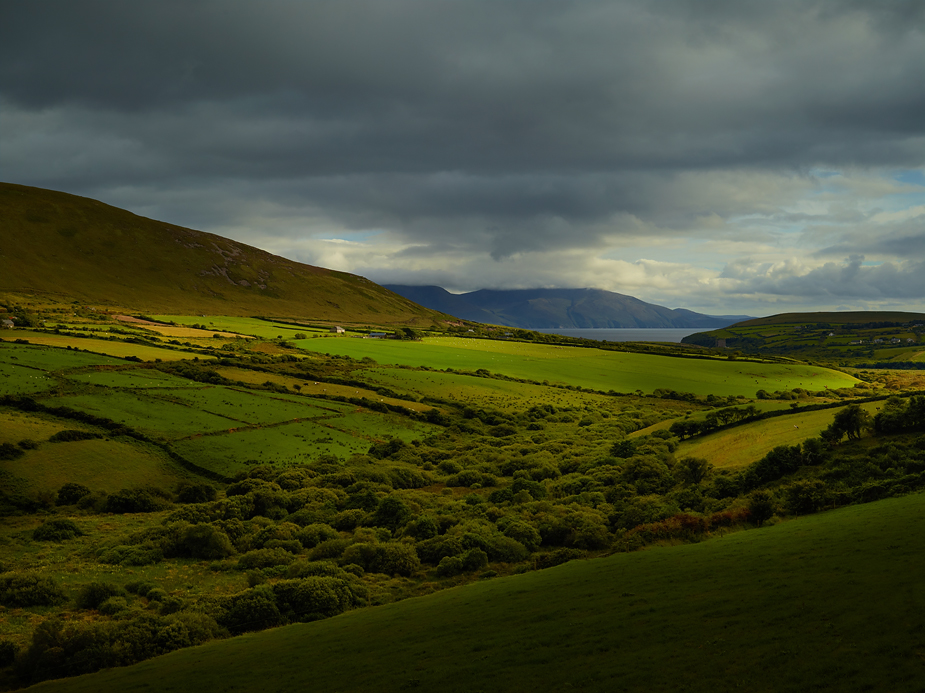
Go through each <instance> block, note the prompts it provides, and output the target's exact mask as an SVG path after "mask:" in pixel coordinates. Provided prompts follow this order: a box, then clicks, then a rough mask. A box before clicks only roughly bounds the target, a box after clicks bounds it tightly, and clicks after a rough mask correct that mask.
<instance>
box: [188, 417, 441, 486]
mask: <svg viewBox="0 0 925 693" xmlns="http://www.w3.org/2000/svg"><path fill="white" fill-rule="evenodd" d="M433 431H434V428H433V427H431V426H428V425H426V424H421V423H417V422H413V421H410V420H408V419H405V418H404V417H400V416H398V415H383V414H376V413H373V412H351V413H349V414H348V413H345V414H344V415H343V416H338V417H333V416H332V417H331V418H327V419H322V420H318V421H308V420H305V421H299V422H293V423H286V424H282V425H273V426H267V427H246V428H238V429H234V430H229V431H226V432H224V433H220V434H214V435H193V436H190V437H188V438H185V439H183V440H177V441H175V442H173V443H172V444H171V448H172V449H174V450H176V451H177V452H178V453H179V454H180V455H182V456H183V457H185V458H187V459H190V460H193V461H194V462H195V463H196V464H198V465H199V466H201V467H205V468H206V469H209V470H211V471H214V472H218V473H219V474H224V475H226V476H231V475H234V474H235V473H237V472H239V471H242V470H245V469H247V468H248V466H249V465H252V464H258V463H259V464H274V465H282V466H287V465H294V464H307V463H309V462H312V461H314V460H316V459H318V458H319V457H320V456H322V455H334V456H336V457H340V458H347V457H350V456H351V455H357V454H365V453H366V452H367V451H368V450H369V447H370V445H372V443H373V442H375V441H376V440H383V439H385V438H386V437H388V436H393V437H395V438H401V439H402V440H405V441H406V442H407V441H411V440H413V439H415V438H421V437H425V436H427V435H428V434H429V433H432V432H433Z"/></svg>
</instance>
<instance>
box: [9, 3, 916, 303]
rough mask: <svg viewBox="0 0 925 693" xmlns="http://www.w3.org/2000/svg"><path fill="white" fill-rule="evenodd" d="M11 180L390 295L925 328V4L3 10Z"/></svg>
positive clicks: (30, 6) (27, 6)
mask: <svg viewBox="0 0 925 693" xmlns="http://www.w3.org/2000/svg"><path fill="white" fill-rule="evenodd" d="M0 180H4V181H7V182H14V183H22V184H26V185H35V186H40V187H46V188H53V189H56V190H63V191H66V192H71V193H76V194H79V195H85V196H89V197H93V198H96V199H100V200H103V201H104V202H107V203H110V204H114V205H117V206H120V207H125V208H127V209H129V210H131V211H133V212H135V213H138V214H142V215H144V216H149V217H153V218H156V219H161V220H164V221H170V222H173V223H177V224H181V225H184V226H190V227H193V228H197V229H202V230H205V231H212V232H214V233H219V234H222V235H225V236H228V237H231V238H234V239H236V240H239V241H243V242H246V243H249V244H252V245H255V246H258V247H260V248H264V249H266V250H269V251H272V252H275V253H278V254H280V255H284V256H286V257H290V258H293V259H296V260H300V261H302V262H307V263H311V264H316V265H321V266H325V267H331V268H334V269H340V270H346V271H350V272H355V273H358V274H362V275H364V276H367V277H369V278H371V279H373V280H375V281H378V282H380V283H405V284H438V285H440V286H444V287H446V288H447V289H450V290H452V291H468V290H473V289H479V288H532V287H597V288H603V289H609V290H611V291H617V292H620V293H625V294H630V295H634V296H638V297H639V298H641V299H643V300H646V301H650V302H653V303H658V304H661V305H666V306H668V307H671V308H677V307H684V308H690V309H692V310H697V311H701V312H706V313H711V314H731V313H737V314H738V313H747V314H751V315H769V314H772V313H778V312H784V311H790V310H822V309H855V310H859V309H873V308H892V309H900V310H915V311H925V2H921V1H920V0H908V1H904V0H856V1H848V0H846V1H843V2H842V1H835V0H819V1H816V2H813V1H805V0H804V1H788V0H775V1H773V2H771V1H769V0H756V1H749V0H728V1H726V0H651V1H645V0H640V1H625V0H601V1H597V0H588V1H581V0H560V1H555V2H554V1H546V0H492V1H490V2H484V1H481V0H426V1H425V0H410V1H406V0H366V1H363V0H330V1H324V2H321V1H314V0H291V1H283V0H259V1H258V0H241V1H237V0H185V1H181V0H157V1H156V2H149V1H148V0H131V1H127V0H108V1H104V0H100V1H93V0H61V1H58V2H52V1H45V0H28V1H22V2H12V1H9V2H2V3H0Z"/></svg>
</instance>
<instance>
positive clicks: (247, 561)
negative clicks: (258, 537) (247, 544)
mask: <svg viewBox="0 0 925 693" xmlns="http://www.w3.org/2000/svg"><path fill="white" fill-rule="evenodd" d="M292 561H293V556H292V554H291V553H289V552H288V551H286V550H284V549H281V548H275V549H254V550H253V551H248V552H247V553H246V554H244V555H243V556H241V558H239V559H238V569H239V570H253V569H255V568H270V567H272V566H277V565H289V564H290V563H292Z"/></svg>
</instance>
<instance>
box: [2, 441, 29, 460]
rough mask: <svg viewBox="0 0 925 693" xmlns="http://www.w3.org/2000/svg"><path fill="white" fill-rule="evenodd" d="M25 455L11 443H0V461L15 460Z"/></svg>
mask: <svg viewBox="0 0 925 693" xmlns="http://www.w3.org/2000/svg"><path fill="white" fill-rule="evenodd" d="M24 454H25V453H24V452H23V451H22V450H20V449H19V448H18V447H16V446H15V445H13V444H12V443H0V460H15V459H18V458H20V457H22V456H23V455H24Z"/></svg>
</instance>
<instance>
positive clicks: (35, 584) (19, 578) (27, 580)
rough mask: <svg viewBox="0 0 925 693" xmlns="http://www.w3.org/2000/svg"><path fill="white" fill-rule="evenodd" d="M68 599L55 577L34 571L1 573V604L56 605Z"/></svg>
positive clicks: (11, 605) (8, 605)
mask: <svg viewBox="0 0 925 693" xmlns="http://www.w3.org/2000/svg"><path fill="white" fill-rule="evenodd" d="M66 601H67V595H66V594H65V593H64V590H63V589H61V587H60V586H59V585H58V583H57V582H55V580H54V579H52V578H50V577H46V576H43V575H36V574H34V573H22V574H16V575H0V604H2V605H3V606H7V607H13V608H15V607H27V606H54V605H56V604H63V603H65V602H66Z"/></svg>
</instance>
